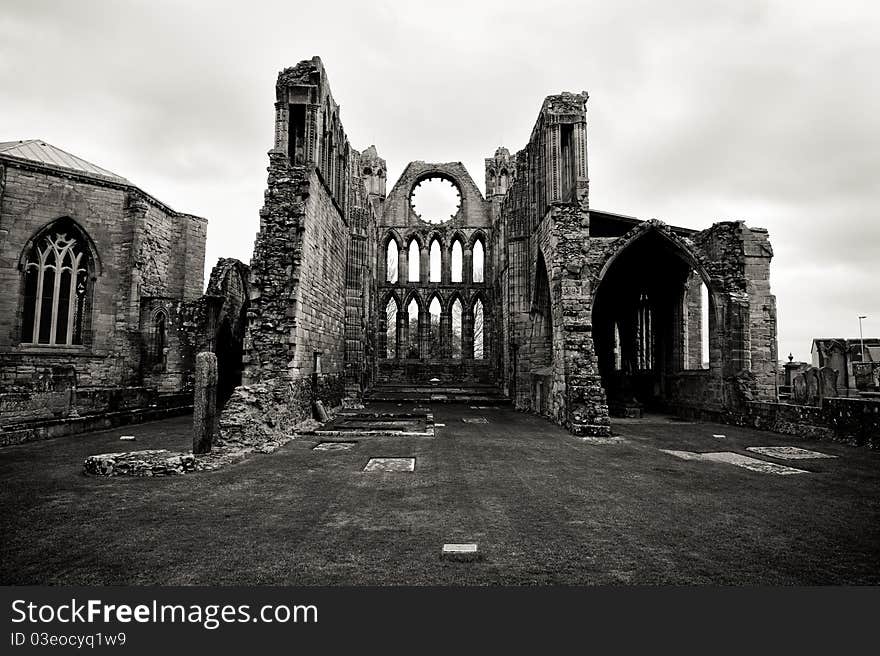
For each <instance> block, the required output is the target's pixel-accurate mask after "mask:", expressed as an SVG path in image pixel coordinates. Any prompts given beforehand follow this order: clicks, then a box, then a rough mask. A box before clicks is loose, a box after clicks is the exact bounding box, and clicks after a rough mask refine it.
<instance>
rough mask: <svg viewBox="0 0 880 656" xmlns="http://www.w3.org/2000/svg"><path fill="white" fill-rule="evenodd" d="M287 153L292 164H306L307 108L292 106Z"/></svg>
mask: <svg viewBox="0 0 880 656" xmlns="http://www.w3.org/2000/svg"><path fill="white" fill-rule="evenodd" d="M287 141H288V143H287V151H288V155H289V156H290V161H291V163H292V164H305V163H306V106H305V105H290V124H289V126H288V137H287Z"/></svg>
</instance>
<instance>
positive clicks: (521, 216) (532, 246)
mask: <svg viewBox="0 0 880 656" xmlns="http://www.w3.org/2000/svg"><path fill="white" fill-rule="evenodd" d="M586 103H587V95H586V94H585V93H584V94H570V93H563V94H559V95H556V96H549V97H548V98H547V99H546V100H545V101H544V104H543V106H542V108H541V112H540V114H539V116H538V120H537V122H536V124H535V127H534V129H533V130H532V135H531V138H530V140H529V143H528V144H527V146H526V148H524V149H523V150H522V151H520V152H519V153H517V156H516V160H515V170H516V179H515V181H514V182H513V185H512V187H511V188H510V189H509V191H508V192H507V195H506V197H505V198H504V200H503V201H502V202H501V206H500V212H499V214H500V220H501V223H502V224H503V225H504V234H505V235H506V240H505V242H506V243H503V244H502V246H501V247H502V249H504V250H505V251H506V254H505V257H504V258H502V259H501V262H502V263H501V265H500V266H502V267H503V271H502V272H501V278H502V280H503V283H504V284H503V285H502V307H501V308H499V313H500V314H501V315H502V316H504V320H505V322H506V323H507V324H508V329H507V335H508V340H507V341H505V343H504V346H505V350H506V351H507V353H506V355H505V358H504V361H506V362H508V363H510V364H509V365H508V366H507V367H505V379H506V384H507V386H508V388H509V389H512V390H514V394H515V403H516V405H517V407H519V408H521V409H525V410H535V409H536V410H538V411H540V412H541V413H542V414H545V415H547V416H549V417H550V418H552V419H553V420H554V421H556V422H557V423H560V424H562V425H565V426H567V427H568V428H569V430H571V431H572V432H573V433H575V434H577V435H607V434H608V433H609V419H608V407H607V404H606V399H605V394H604V391H603V389H602V386H601V383H600V378H599V372H598V364H597V360H596V354H595V351H594V344H593V338H592V322H591V304H592V298H591V281H590V278H589V268H588V267H587V261H588V255H589V252H590V246H591V244H590V239H589V213H588V207H589V201H588V196H589V181H588V175H587V137H586ZM487 184H488V182H487ZM545 270H546V282H547V284H548V287H549V299H547V300H549V310H548V309H547V308H546V307H544V305H545V299H544V298H543V294H545V291H543V288H542V285H543V284H544V282H543V281H544V280H545V278H544V276H545V273H544V272H545ZM551 327H552V328H551ZM548 329H550V330H552V335H551V336H550V337H551V340H550V344H551V351H552V352H551V354H550V357H548V354H547V341H546V340H547V336H546V335H545V333H546V331H547V330H548Z"/></svg>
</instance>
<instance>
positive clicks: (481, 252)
mask: <svg viewBox="0 0 880 656" xmlns="http://www.w3.org/2000/svg"><path fill="white" fill-rule="evenodd" d="M485 258H486V251H485V249H484V248H483V240H482V239H477V241H475V242H474V250H473V258H472V262H473V281H474V282H484V276H483V267H484V266H485V262H484V260H485Z"/></svg>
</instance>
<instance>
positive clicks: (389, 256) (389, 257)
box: [385, 239, 397, 282]
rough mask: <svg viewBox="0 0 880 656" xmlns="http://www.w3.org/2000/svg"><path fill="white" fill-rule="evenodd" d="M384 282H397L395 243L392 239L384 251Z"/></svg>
mask: <svg viewBox="0 0 880 656" xmlns="http://www.w3.org/2000/svg"><path fill="white" fill-rule="evenodd" d="M385 282H397V242H396V241H394V240H393V239H389V240H388V246H387V248H386V250H385Z"/></svg>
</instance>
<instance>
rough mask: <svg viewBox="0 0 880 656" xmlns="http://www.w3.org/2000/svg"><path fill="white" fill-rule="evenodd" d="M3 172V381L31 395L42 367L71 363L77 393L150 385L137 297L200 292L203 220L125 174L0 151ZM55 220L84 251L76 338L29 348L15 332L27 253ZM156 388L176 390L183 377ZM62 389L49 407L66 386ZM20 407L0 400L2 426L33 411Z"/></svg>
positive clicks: (0, 350) (13, 389) (0, 240)
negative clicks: (109, 175)
mask: <svg viewBox="0 0 880 656" xmlns="http://www.w3.org/2000/svg"><path fill="white" fill-rule="evenodd" d="M0 179H2V184H0V387H2V389H3V390H4V392H8V393H19V394H21V393H25V394H26V393H28V392H36V391H38V390H39V388H40V386H41V385H42V384H43V383H42V382H41V381H42V380H43V379H44V378H45V373H46V372H51V371H53V370H57V369H58V368H68V369H70V370H71V371H72V374H71V375H72V377H73V378H74V380H75V384H74V385H75V386H76V387H77V388H79V389H80V390H85V389H88V388H93V389H114V388H119V389H120V390H124V389H128V388H137V387H140V386H143V385H144V384H145V383H146V384H148V385H149V384H150V381H145V373H146V374H147V377H149V375H150V372H149V371H147V369H148V367H147V366H146V364H145V363H144V360H143V355H144V336H143V326H142V322H143V317H142V307H141V300H142V298H143V297H146V296H150V297H161V298H164V299H169V300H171V301H185V300H192V299H195V298H197V297H198V296H199V294H201V291H202V281H203V267H204V248H205V236H206V229H207V222H206V221H205V220H204V219H202V218H199V217H195V216H192V215H188V214H181V213H179V212H175V211H174V210H172V209H170V208H168V207H167V206H165V205H164V204H162V203H161V202H160V201H158V200H156V199H155V198H153V197H152V196H150V195H148V194H146V193H144V192H143V191H141V190H140V189H138V188H137V187H134V186H133V185H130V184H127V183H125V181H124V180H122V179H119V180H118V181H117V180H116V179H113V180H111V179H105V178H104V177H101V176H94V177H93V176H90V175H87V174H83V173H79V172H76V171H73V170H70V171H67V170H63V169H59V168H57V167H51V166H44V165H42V164H40V163H38V162H29V161H22V160H19V159H16V158H12V159H4V158H3V157H0ZM58 221H61V222H60V223H57V224H56V222H58ZM65 222H66V223H65ZM55 225H58V226H61V227H63V228H64V229H68V228H66V227H65V226H68V227H69V226H74V230H75V232H76V234H77V236H78V238H79V239H80V240H81V241H83V242H84V244H85V247H86V251H87V253H88V270H89V274H88V277H89V287H90V288H89V290H88V292H87V295H86V305H85V315H84V321H83V329H84V330H83V340H82V342H83V343H82V344H81V345H77V344H75V345H71V346H63V345H62V346H56V345H33V344H28V343H26V342H27V340H26V339H23V336H22V322H23V293H24V292H23V290H24V264H25V260H26V258H27V254H28V253H29V252H30V250H31V249H32V247H33V246H34V243H35V241H37V240H39V239H42V237H43V235H44V234H48V232H47V231H49V230H51V229H52V227H53V226H55ZM156 387H158V388H160V389H162V390H163V391H167V392H177V391H181V390H182V389H184V384H183V378H182V377H181V376H177V377H176V378H168V379H166V380H163V381H161V382H160V383H157V385H156ZM39 393H41V394H44V393H51V392H43V391H41V392H39ZM60 394H61V396H58V400H57V402H56V401H52V402H50V405H51V406H52V407H53V408H54V407H57V406H58V404H59V403H62V400H61V397H62V396H64V395H65V394H66V392H64V391H62V392H61V393H60ZM17 407H19V406H17V405H15V404H12V405H9V404H7V405H6V406H5V407H4V408H3V409H2V411H0V423H10V422H18V421H22V420H25V419H27V418H28V417H30V418H33V412H31V411H30V410H27V409H21V411H19V410H16V408H17ZM96 407H99V406H96ZM103 407H105V409H106V410H107V411H112V410H110V409H109V406H103Z"/></svg>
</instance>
